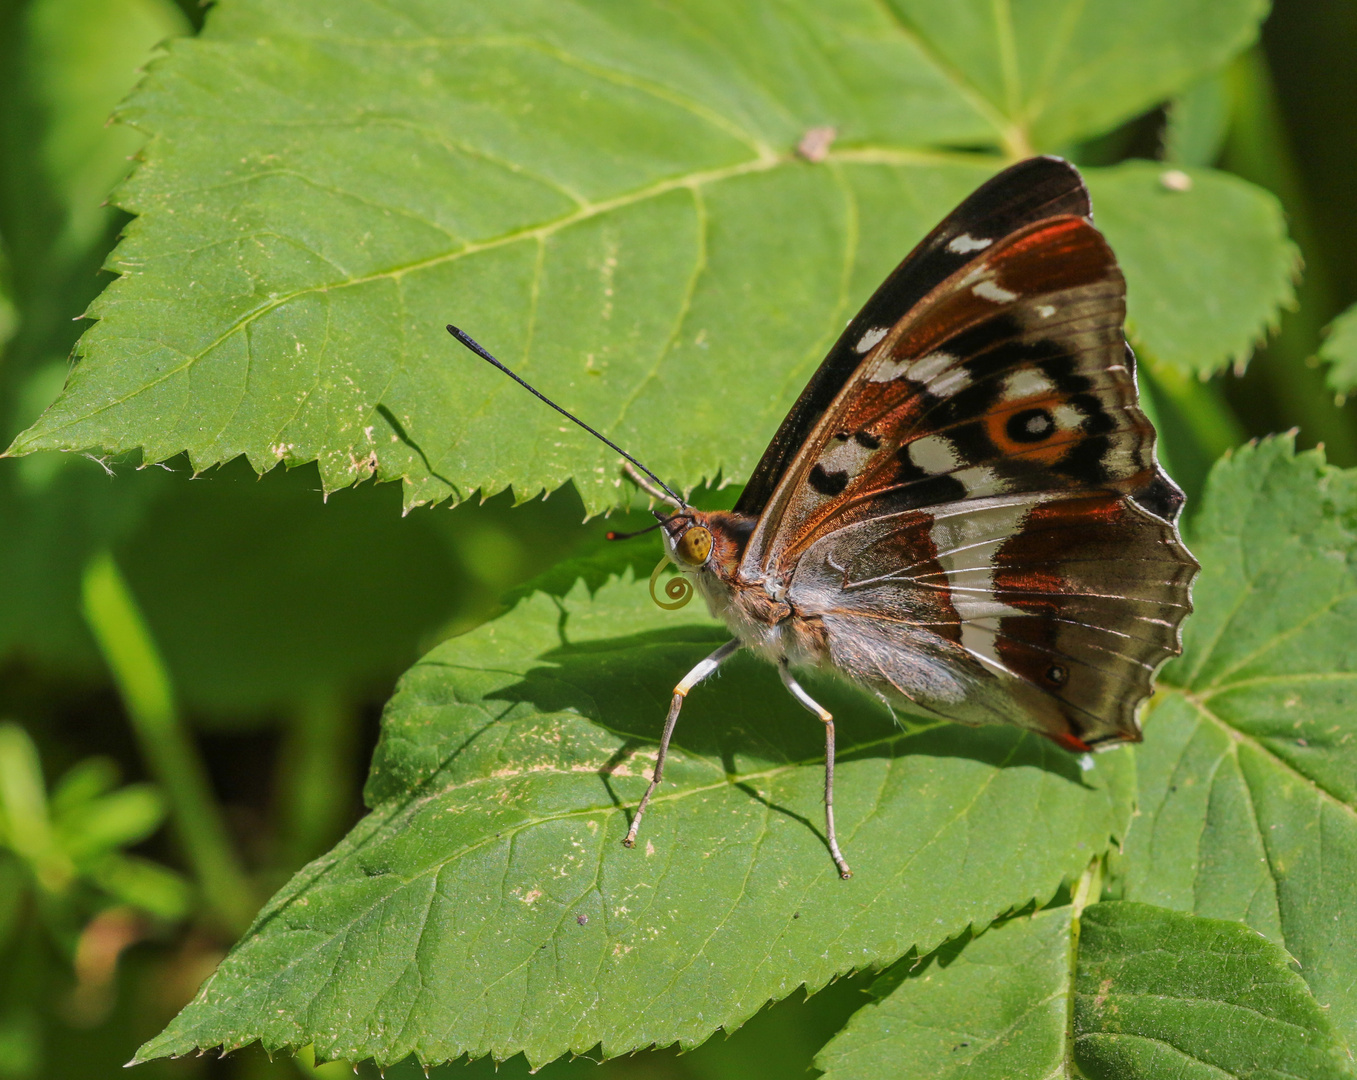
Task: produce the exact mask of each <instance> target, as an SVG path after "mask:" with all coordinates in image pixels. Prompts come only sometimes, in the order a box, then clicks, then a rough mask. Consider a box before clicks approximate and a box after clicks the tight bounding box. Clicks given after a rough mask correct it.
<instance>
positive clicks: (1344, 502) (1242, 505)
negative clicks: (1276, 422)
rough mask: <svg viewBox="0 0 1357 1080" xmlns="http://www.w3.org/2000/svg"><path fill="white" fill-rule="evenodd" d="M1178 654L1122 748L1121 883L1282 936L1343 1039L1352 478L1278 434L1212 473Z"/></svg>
mask: <svg viewBox="0 0 1357 1080" xmlns="http://www.w3.org/2000/svg"><path fill="white" fill-rule="evenodd" d="M1191 543H1192V547H1193V550H1194V551H1195V553H1196V554H1197V557H1198V558H1199V559H1200V560H1201V563H1202V568H1203V569H1202V573H1201V577H1200V578H1199V580H1198V581H1197V584H1196V588H1195V604H1196V614H1195V615H1194V616H1193V617H1192V618H1191V619H1190V620H1189V621H1188V623H1187V626H1186V632H1185V635H1184V648H1185V651H1184V655H1183V656H1182V658H1181V659H1179V660H1177V661H1175V662H1173V663H1172V664H1171V665H1170V666H1169V667H1167V668H1166V669H1165V671H1164V673H1163V676H1162V678H1161V680H1160V687H1161V688H1160V692H1159V695H1158V697H1157V699H1156V701H1155V703H1154V708H1153V711H1152V712H1151V713H1150V715H1149V717H1148V720H1147V722H1146V725H1145V742H1144V743H1143V744H1142V745H1141V746H1139V747H1138V748H1137V771H1138V776H1139V788H1140V797H1139V811H1138V814H1137V817H1136V818H1135V819H1134V822H1133V824H1132V827H1131V830H1130V834H1129V836H1128V837H1127V842H1126V845H1125V858H1124V860H1123V861H1122V862H1121V864H1120V866H1119V868H1118V869H1119V874H1120V876H1121V885H1120V888H1121V889H1122V894H1123V895H1124V896H1125V898H1127V899H1131V900H1143V901H1146V902H1150V903H1154V904H1159V905H1161V906H1164V907H1170V908H1176V909H1180V910H1184V911H1195V912H1197V913H1199V914H1203V915H1210V916H1214V917H1219V918H1228V919H1239V920H1242V921H1244V922H1246V923H1248V924H1249V925H1250V926H1252V927H1253V928H1254V929H1256V930H1258V931H1260V932H1261V933H1263V934H1264V935H1266V936H1267V937H1268V938H1269V939H1271V940H1272V941H1275V942H1277V943H1278V944H1281V945H1283V946H1285V948H1286V949H1287V951H1288V952H1290V953H1291V955H1293V956H1294V957H1295V958H1296V959H1297V961H1299V963H1300V971H1301V974H1302V975H1303V976H1304V978H1305V980H1306V981H1307V982H1308V983H1309V984H1310V987H1311V989H1312V990H1313V991H1314V994H1315V997H1316V998H1318V1000H1319V1001H1320V1002H1322V1003H1323V1004H1324V1005H1326V1006H1328V1007H1331V1009H1332V1013H1331V1015H1332V1017H1333V1019H1334V1022H1335V1024H1336V1025H1337V1027H1338V1029H1339V1030H1340V1031H1341V1032H1342V1033H1343V1034H1344V1036H1345V1037H1346V1038H1347V1039H1348V1040H1349V1042H1351V1043H1354V1044H1357V991H1354V987H1357V952H1354V950H1353V949H1352V948H1351V942H1352V941H1353V940H1354V939H1355V938H1357V782H1354V777H1357V709H1355V708H1354V705H1357V473H1355V472H1353V471H1342V470H1338V469H1334V468H1330V467H1328V466H1326V465H1325V464H1324V461H1323V458H1322V456H1321V455H1320V454H1319V453H1318V452H1309V453H1304V454H1296V453H1295V451H1294V446H1293V440H1292V439H1290V438H1278V439H1272V440H1269V441H1266V442H1264V443H1262V444H1261V445H1257V446H1251V447H1248V448H1246V449H1243V450H1241V451H1239V452H1238V453H1237V454H1235V455H1234V456H1233V457H1232V458H1227V459H1226V460H1224V461H1222V462H1221V463H1220V464H1219V465H1217V466H1216V469H1215V471H1214V472H1213V474H1212V476H1211V478H1210V481H1209V482H1208V486H1207V495H1206V498H1205V501H1204V503H1203V505H1202V508H1201V509H1200V511H1199V512H1198V515H1197V517H1196V518H1195V528H1194V530H1193V536H1192V538H1191Z"/></svg>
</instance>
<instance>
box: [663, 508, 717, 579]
mask: <svg viewBox="0 0 1357 1080" xmlns="http://www.w3.org/2000/svg"><path fill="white" fill-rule="evenodd" d="M705 516H706V515H705V514H703V513H702V512H701V511H700V510H691V509H689V508H687V507H684V508H683V509H682V510H680V511H679V512H678V513H676V514H672V515H670V516H668V517H662V518H660V535H661V536H662V537H663V538H664V550H665V554H666V555H668V556H669V558H670V559H672V560H673V562H674V564H675V565H676V566H678V567H679V568H680V569H682V570H696V569H698V568H700V567H702V566H705V565H706V563H707V560H708V559H710V558H711V553H712V548H713V540H712V534H711V530H710V529H709V528H707V525H706V523H705V522H703V521H700V520H698V519H699V518H700V517H705Z"/></svg>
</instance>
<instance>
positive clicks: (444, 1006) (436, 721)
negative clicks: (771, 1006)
mask: <svg viewBox="0 0 1357 1080" xmlns="http://www.w3.org/2000/svg"><path fill="white" fill-rule="evenodd" d="M721 640H722V635H721V634H720V633H719V632H718V631H717V630H716V628H715V627H714V626H712V625H711V623H709V622H707V621H705V620H703V619H700V618H697V617H695V616H693V615H690V614H689V613H688V612H686V611H685V612H684V613H683V614H682V615H676V614H673V613H666V612H661V611H659V610H658V609H656V608H655V607H654V606H653V605H651V603H650V600H649V599H648V597H647V595H646V588H645V585H644V583H641V582H636V581H633V580H630V579H629V576H628V578H627V579H624V580H622V581H617V580H614V581H612V582H610V583H607V584H604V585H602V586H601V587H599V588H598V590H597V592H596V593H595V594H594V596H593V598H592V599H591V598H590V597H589V595H588V589H587V588H586V586H585V585H584V584H580V585H578V586H577V587H576V588H575V589H574V590H573V591H572V592H571V593H570V594H569V595H567V596H565V597H564V598H557V597H553V596H550V595H547V594H542V593H538V594H536V595H534V596H533V597H531V598H530V599H526V600H523V601H522V602H520V603H519V605H518V606H517V607H516V608H515V609H514V610H513V611H512V612H511V613H510V614H508V615H506V616H505V617H503V618H501V619H499V620H497V621H496V622H493V623H490V624H488V625H486V626H485V627H483V628H481V629H480V630H477V631H475V632H473V633H472V634H469V635H467V636H465V637H462V638H457V639H454V640H453V641H449V642H447V643H445V644H444V645H442V646H440V647H439V648H437V649H435V650H434V651H433V652H432V653H431V654H430V655H429V656H428V657H426V658H425V659H424V660H423V661H421V662H420V663H419V664H418V665H416V667H415V668H414V669H412V670H411V671H410V672H409V673H408V674H407V675H406V677H405V679H404V680H403V681H402V684H401V687H400V689H399V692H398V693H397V695H396V697H395V698H394V699H393V700H392V702H391V704H390V705H389V706H388V709H387V714H386V717H385V720H384V729H383V738H382V742H381V744H380V746H379V748H378V751H377V755H376V759H375V761H374V764H373V770H372V776H371V779H370V781H369V784H368V790H367V795H368V800H369V803H370V804H371V805H373V806H374V810H373V812H372V813H371V814H370V815H369V816H368V818H367V819H365V820H364V821H363V822H362V823H360V824H359V825H358V826H357V827H356V828H355V829H354V831H353V832H352V833H351V834H350V835H349V837H348V838H347V839H346V840H345V841H344V842H343V843H341V844H340V845H339V847H337V848H336V849H335V850H334V851H333V852H331V853H330V854H329V855H327V856H325V857H324V858H322V859H321V860H319V861H317V862H315V863H313V864H312V865H311V866H309V867H308V868H306V869H305V870H303V871H302V872H301V873H300V874H298V875H297V877H296V878H294V879H293V881H292V882H291V883H290V884H289V885H288V886H287V887H286V888H285V889H284V890H283V891H282V892H280V893H279V894H278V896H277V897H275V898H274V900H272V901H271V902H270V903H269V905H268V906H267V907H266V908H265V910H264V912H263V913H262V914H261V915H260V917H259V919H258V920H257V921H256V923H255V925H254V927H253V928H252V929H251V931H250V933H249V934H247V935H246V937H245V938H244V939H243V940H242V942H241V943H240V944H239V945H238V946H237V947H236V948H235V950H234V951H233V952H232V953H231V955H230V956H229V957H228V958H227V960H226V961H225V962H224V963H223V965H222V967H221V968H220V969H219V971H218V972H217V974H216V975H214V976H213V978H212V979H211V980H209V982H208V983H207V984H205V986H204V987H203V989H202V991H201V992H200V994H199V995H198V997H197V998H196V999H195V1001H194V1002H193V1003H192V1004H191V1005H190V1006H189V1007H188V1008H187V1009H186V1010H185V1012H184V1013H182V1014H181V1015H180V1017H179V1018H178V1019H177V1020H176V1021H175V1022H174V1023H173V1024H172V1025H171V1027H170V1028H169V1029H168V1030H167V1031H166V1032H165V1034H163V1035H162V1036H160V1037H159V1038H157V1039H155V1040H152V1041H151V1042H150V1043H149V1044H147V1046H145V1047H144V1048H143V1049H142V1050H141V1051H140V1057H141V1058H149V1057H156V1056H161V1055H165V1054H179V1053H185V1052H187V1051H188V1050H190V1049H192V1048H194V1047H199V1046H202V1047H205V1046H211V1045H223V1046H226V1047H235V1046H240V1045H244V1044H246V1043H249V1042H252V1041H254V1040H256V1039H259V1040H261V1041H262V1042H263V1043H264V1045H265V1046H266V1047H269V1048H277V1047H292V1048H296V1047H299V1046H304V1045H306V1044H307V1043H310V1042H314V1043H315V1044H316V1047H317V1052H318V1054H320V1055H321V1056H324V1057H344V1058H347V1059H350V1060H359V1059H362V1058H365V1057H373V1058H375V1059H376V1060H377V1061H378V1062H393V1061H398V1060H400V1059H402V1058H404V1057H406V1056H407V1055H409V1054H411V1053H413V1054H416V1055H418V1057H419V1058H420V1059H421V1060H423V1061H425V1062H436V1061H442V1060H446V1059H450V1058H454V1057H457V1056H458V1055H461V1054H469V1055H472V1056H481V1055H485V1054H493V1055H494V1056H495V1057H497V1058H505V1057H508V1056H511V1055H512V1054H514V1053H516V1052H519V1051H522V1052H523V1053H525V1054H526V1055H527V1057H528V1059H529V1061H530V1062H532V1063H534V1064H538V1063H541V1062H544V1061H548V1060H551V1059H552V1058H555V1057H557V1056H558V1055H561V1054H563V1053H566V1052H570V1051H574V1052H578V1053H583V1052H585V1051H587V1050H590V1049H591V1048H592V1047H594V1046H595V1045H597V1044H599V1043H601V1044H602V1052H603V1053H604V1054H605V1055H609V1056H611V1055H616V1054H620V1053H625V1052H627V1051H630V1050H633V1049H637V1048H640V1047H645V1046H649V1045H651V1044H661V1045H663V1044H668V1043H672V1042H675V1041H678V1042H679V1043H681V1044H682V1045H683V1046H692V1045H695V1044H697V1043H699V1042H701V1041H702V1040H703V1039H705V1038H706V1037H707V1036H709V1035H710V1034H711V1033H712V1032H713V1031H714V1030H716V1029H717V1028H718V1027H725V1028H727V1029H728V1030H729V1029H733V1028H734V1027H735V1026H737V1025H738V1024H740V1023H742V1022H743V1021H744V1020H745V1019H747V1018H748V1017H749V1016H751V1015H752V1014H753V1013H754V1012H756V1011H757V1010H758V1009H759V1008H760V1007H761V1006H762V1005H763V1004H764V1003H765V1002H767V1001H768V1000H769V999H770V998H781V997H785V996H786V995H788V994H790V993H791V992H792V991H793V990H794V989H795V988H796V987H797V986H798V985H801V984H803V983H804V984H806V985H807V986H808V987H810V988H811V989H815V988H818V987H820V986H823V985H824V984H825V983H826V982H827V981H828V980H829V979H831V978H832V977H833V976H835V975H837V974H839V973H842V972H845V971H849V970H852V969H855V968H863V967H869V966H872V965H881V964H885V963H888V962H890V961H892V960H894V959H896V958H897V957H899V956H900V955H902V954H904V953H905V952H907V951H908V950H909V949H911V948H913V947H921V948H923V949H929V948H932V947H933V946H935V945H936V944H937V943H938V942H939V941H940V940H942V939H944V938H946V937H948V936H952V935H955V934H957V933H959V932H960V931H962V930H964V929H965V928H966V927H967V926H968V925H971V924H976V925H985V924H987V923H989V922H990V921H991V920H992V919H994V918H995V917H996V916H997V915H1000V914H1001V913H1003V912H1005V911H1008V910H1010V909H1012V908H1014V907H1015V906H1020V905H1022V904H1024V903H1026V902H1027V900H1028V899H1029V898H1030V897H1032V896H1042V897H1048V896H1050V895H1052V893H1053V892H1054V891H1055V889H1056V888H1057V887H1058V885H1059V884H1060V883H1061V882H1062V881H1063V880H1067V879H1070V878H1072V877H1073V876H1075V875H1077V874H1078V873H1079V871H1080V870H1081V869H1082V868H1083V867H1084V866H1085V865H1086V864H1087V862H1088V860H1089V859H1090V858H1091V857H1093V856H1095V855H1096V854H1097V853H1098V852H1099V851H1101V850H1103V849H1104V848H1105V847H1106V845H1107V843H1108V839H1109V837H1110V836H1112V835H1119V834H1120V830H1121V828H1122V825H1123V824H1124V822H1125V817H1124V815H1125V814H1126V813H1127V811H1128V804H1127V803H1126V802H1125V799H1124V796H1122V795H1121V794H1120V793H1122V792H1124V791H1125V790H1126V785H1127V784H1128V783H1129V782H1130V779H1131V778H1130V774H1129V772H1128V771H1127V770H1128V767H1129V766H1130V764H1131V759H1130V757H1129V755H1124V754H1121V755H1111V756H1108V757H1104V758H1102V759H1100V760H1099V761H1098V763H1097V766H1096V767H1095V768H1093V769H1092V770H1091V771H1089V772H1083V771H1081V769H1080V767H1079V764H1078V763H1077V762H1076V760H1075V759H1074V758H1072V757H1070V756H1068V755H1066V754H1065V753H1064V752H1063V751H1060V750H1058V749H1056V748H1055V747H1053V746H1052V745H1051V744H1050V743H1048V742H1046V741H1045V740H1042V739H1039V738H1035V737H1033V736H1030V735H1027V734H1024V733H1022V732H1020V731H1018V730H1016V729H1007V728H988V729H980V730H969V729H963V728H958V727H955V726H951V725H939V726H932V727H910V728H906V729H903V730H902V729H901V728H900V726H899V725H898V724H897V723H896V722H895V721H894V720H893V718H892V717H891V716H890V715H889V714H888V713H887V712H886V711H885V710H884V709H883V708H882V707H881V706H880V705H878V704H875V703H873V702H871V701H869V700H868V699H866V698H864V697H862V696H860V695H858V694H857V693H856V692H853V691H851V690H849V689H847V688H845V687H843V686H841V685H837V684H835V683H833V682H826V681H817V682H816V683H815V693H817V694H819V695H821V696H822V697H823V700H824V701H825V703H826V705H827V706H828V707H829V708H831V709H833V710H835V711H836V713H837V715H838V716H839V718H840V723H839V744H840V765H839V768H838V771H837V773H836V779H835V783H836V811H837V814H838V822H839V832H840V838H841V840H842V842H843V843H844V845H845V847H846V851H847V854H848V856H849V858H850V859H851V860H852V862H853V864H854V868H855V876H854V877H853V879H852V880H851V881H847V882H844V881H840V880H839V878H838V876H837V874H836V872H835V870H834V867H833V864H832V863H831V861H830V859H829V856H828V853H827V851H826V848H825V844H824V841H823V839H822V832H821V830H822V827H823V826H822V813H823V811H822V807H821V801H820V799H821V792H822V783H823V772H822V753H823V743H822V739H823V735H822V732H821V730H820V725H819V724H818V723H817V722H816V721H815V720H814V719H813V718H811V717H809V716H808V715H807V714H806V713H805V712H804V711H802V710H801V709H800V708H799V707H798V706H797V705H796V704H795V703H794V702H793V701H791V699H790V698H789V697H788V696H787V694H786V693H785V692H784V691H783V690H782V688H781V686H780V685H779V683H778V679H777V677H776V674H775V673H774V671H773V670H772V669H771V668H770V667H769V666H767V665H764V664H762V663H759V662H757V661H754V660H752V659H749V658H741V657H736V658H735V659H733V660H732V661H731V662H730V665H729V670H728V671H726V672H725V675H724V677H723V678H721V679H720V680H719V681H716V682H714V683H712V684H710V685H704V686H703V687H700V688H699V689H698V690H696V691H695V692H694V693H693V694H692V695H690V697H689V698H688V704H687V705H686V707H685V710H684V714H683V717H682V720H681V722H680V724H679V727H678V732H677V735H676V743H675V750H674V753H673V754H672V756H671V757H670V759H669V763H668V766H667V769H666V774H665V786H664V788H663V789H662V791H661V793H660V795H659V797H658V798H657V799H656V801H655V803H654V805H653V807H652V809H651V810H650V812H649V814H648V815H647V817H646V821H645V828H644V830H643V831H642V834H641V838H640V842H639V843H638V845H637V847H636V848H635V849H634V850H627V849H626V848H623V847H622V845H621V843H620V841H621V839H622V836H623V834H624V833H625V831H626V828H627V823H628V812H627V811H628V810H629V809H630V808H632V807H634V806H635V804H636V801H637V800H638V799H639V797H640V795H641V792H642V790H643V789H644V787H645V781H646V776H647V774H648V772H649V770H650V768H651V766H652V764H653V761H654V753H655V749H654V748H655V742H656V739H657V738H658V735H659V729H660V724H661V721H662V720H663V717H664V712H665V707H666V705H667V702H668V696H669V691H668V688H669V687H670V686H672V685H673V683H674V682H675V681H676V680H677V679H678V678H679V677H680V676H681V675H682V674H683V673H684V672H685V671H686V670H688V668H690V667H691V666H692V665H693V664H694V663H695V662H696V661H697V660H699V659H700V658H701V657H702V656H704V655H705V654H706V653H708V652H710V651H711V650H712V648H713V647H714V646H715V645H716V644H717V643H718V642H720V641H721Z"/></svg>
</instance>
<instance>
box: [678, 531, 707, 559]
mask: <svg viewBox="0 0 1357 1080" xmlns="http://www.w3.org/2000/svg"><path fill="white" fill-rule="evenodd" d="M674 554H676V555H677V556H678V557H679V561H680V562H683V563H687V564H688V565H689V566H701V565H702V564H703V563H704V562H706V561H707V556H708V555H710V554H711V533H710V532H708V531H707V530H706V529H704V528H703V527H702V526H701V525H694V526H693V527H692V528H691V529H689V530H688V531H687V532H685V533H684V534H683V535H682V536H681V537H679V541H678V543H677V544H675V545H674Z"/></svg>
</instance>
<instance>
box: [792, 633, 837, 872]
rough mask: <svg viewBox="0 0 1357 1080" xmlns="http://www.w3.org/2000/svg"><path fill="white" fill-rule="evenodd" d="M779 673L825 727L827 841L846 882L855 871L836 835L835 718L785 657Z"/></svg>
mask: <svg viewBox="0 0 1357 1080" xmlns="http://www.w3.org/2000/svg"><path fill="white" fill-rule="evenodd" d="M777 671H778V674H779V675H781V676H782V685H784V686H785V687H786V688H787V689H788V690H790V691H791V695H792V697H794V698H796V700H797V701H799V702H801V704H802V705H804V706H805V707H806V708H807V709H809V710H810V711H811V712H813V713H814V714H815V715H816V716H818V717H819V718H820V719H821V720H822V721H823V722H824V725H825V839H826V840H827V841H828V842H829V853H830V854H831V855H832V856H834V865H835V866H837V867H838V868H839V877H841V878H843V879H844V880H845V881H846V880H847V879H848V878H850V877H852V876H853V871H852V870H850V869H848V861H847V860H846V859H845V858H844V857H843V852H841V851H840V850H839V840H838V837H837V836H835V835H834V717H833V715H832V714H831V713H830V712H829V710H828V709H826V708H825V707H824V706H823V705H821V704H820V703H819V702H818V701H816V700H815V699H814V698H813V697H811V696H810V695H809V694H808V693H806V691H805V690H804V689H803V688H802V686H801V684H800V683H799V682H797V681H796V680H795V679H794V678H792V672H791V668H790V667H789V666H788V664H787V658H786V657H785V656H784V657H783V658H782V660H781V661H780V662H779V663H778V666H777Z"/></svg>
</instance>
